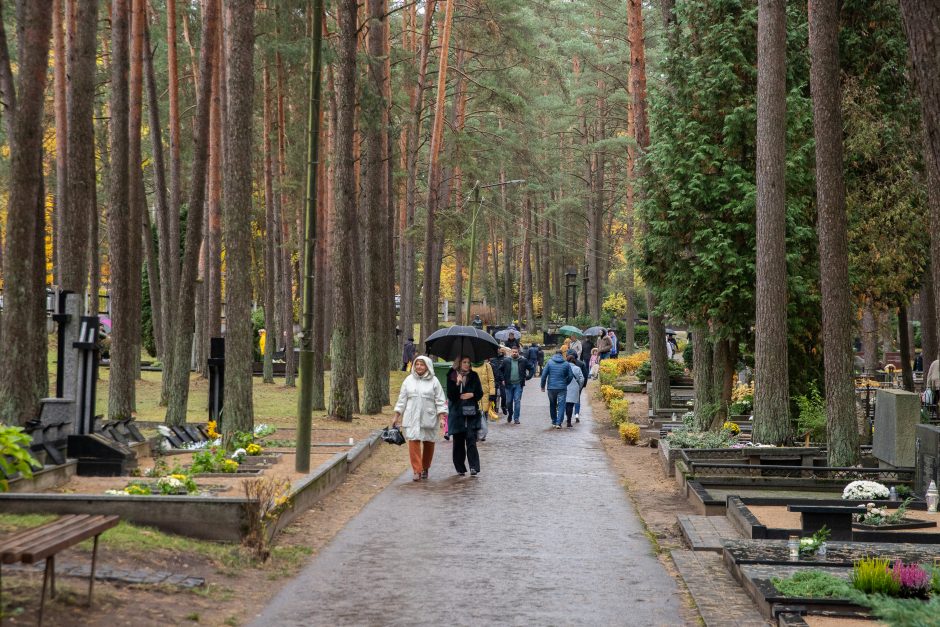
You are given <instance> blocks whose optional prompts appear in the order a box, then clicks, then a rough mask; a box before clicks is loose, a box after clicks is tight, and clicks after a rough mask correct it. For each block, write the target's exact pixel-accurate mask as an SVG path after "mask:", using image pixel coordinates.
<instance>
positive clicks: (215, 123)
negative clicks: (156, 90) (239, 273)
mask: <svg viewBox="0 0 940 627" xmlns="http://www.w3.org/2000/svg"><path fill="white" fill-rule="evenodd" d="M221 31H222V29H219V33H218V37H217V40H216V41H215V42H213V45H215V46H217V47H218V49H219V51H218V52H217V53H216V55H215V61H213V64H214V67H213V69H212V98H211V100H210V105H209V189H208V193H209V196H208V202H207V204H206V212H207V213H206V234H205V239H204V241H203V246H204V247H205V251H204V252H205V268H204V274H203V277H204V278H205V284H204V294H205V300H204V302H203V308H204V311H205V325H204V326H203V327H202V328H201V329H199V330H198V331H197V332H201V333H202V339H203V347H204V350H203V351H202V352H201V353H200V354H199V357H198V368H200V369H201V368H202V367H203V364H204V363H205V360H204V359H203V353H206V352H207V351H208V346H209V339H210V338H213V337H221V336H222V223H223V219H222V193H223V192H222V187H223V183H222V176H223V174H222V168H223V167H224V163H225V153H224V150H225V147H224V145H223V144H224V143H225V142H224V140H223V138H222V133H223V129H222V125H223V119H222V108H223V99H224V98H226V95H227V93H228V89H227V85H223V83H222V81H223V71H222V65H224V59H225V57H226V54H225V49H224V46H225V38H224V37H223V35H222V32H221ZM226 313H227V312H226ZM226 329H227V327H226ZM226 358H228V346H226Z"/></svg>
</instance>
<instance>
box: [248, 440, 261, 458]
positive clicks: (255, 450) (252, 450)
mask: <svg viewBox="0 0 940 627" xmlns="http://www.w3.org/2000/svg"><path fill="white" fill-rule="evenodd" d="M262 450H263V449H262V448H261V445H260V444H256V443H254V442H252V443H251V444H249V445H248V446H246V447H245V453H247V454H248V455H261V451H262Z"/></svg>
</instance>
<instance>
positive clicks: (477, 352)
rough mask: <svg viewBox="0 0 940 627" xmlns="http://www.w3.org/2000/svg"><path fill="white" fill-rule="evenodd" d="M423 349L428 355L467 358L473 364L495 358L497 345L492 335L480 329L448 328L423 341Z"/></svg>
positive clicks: (445, 357)
mask: <svg viewBox="0 0 940 627" xmlns="http://www.w3.org/2000/svg"><path fill="white" fill-rule="evenodd" d="M424 348H425V351H426V352H427V353H428V354H429V355H435V356H437V357H443V358H444V359H456V358H457V357H469V358H470V361H472V362H474V363H475V362H478V361H482V360H484V359H490V358H491V357H496V355H497V353H498V351H499V344H498V343H497V342H496V340H495V339H493V336H492V335H490V334H489V333H485V332H484V331H482V330H480V329H475V328H473V327H449V328H447V329H441V330H440V331H436V332H434V333H432V334H431V335H430V337H428V338H427V339H426V340H425V341H424Z"/></svg>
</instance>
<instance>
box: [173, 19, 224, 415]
mask: <svg viewBox="0 0 940 627" xmlns="http://www.w3.org/2000/svg"><path fill="white" fill-rule="evenodd" d="M218 27H219V0H209V1H208V2H206V3H205V4H204V5H203V14H202V33H203V37H204V38H205V41H215V38H216V33H217V32H218V30H217V29H218ZM217 52H218V50H217V47H216V46H203V47H202V49H201V50H200V52H199V87H198V89H197V90H196V110H195V125H196V132H195V133H194V136H193V140H194V141H193V159H192V174H191V176H190V181H191V182H192V186H191V187H190V190H189V203H188V205H189V213H188V215H187V219H186V242H185V246H184V249H183V261H182V265H181V269H180V282H179V292H178V293H177V294H174V302H175V304H176V311H175V315H174V316H173V319H172V324H171V327H172V329H173V334H172V344H171V345H170V344H168V346H171V348H172V352H170V351H168V355H169V356H170V357H171V359H170V361H169V362H168V363H167V364H166V365H165V367H166V368H168V371H169V378H170V385H169V386H168V391H169V394H168V396H167V414H166V421H167V423H168V424H171V425H180V424H183V423H185V422H186V406H187V404H188V401H189V360H190V355H191V353H192V347H193V325H194V322H195V320H194V319H195V308H194V304H195V302H194V301H195V294H196V290H197V289H199V283H198V282H197V273H198V270H199V254H200V242H201V241H202V234H203V228H202V227H203V216H204V211H203V206H204V203H205V199H206V173H207V170H208V153H209V100H210V97H211V92H212V75H213V64H214V59H215V56H216V53H217Z"/></svg>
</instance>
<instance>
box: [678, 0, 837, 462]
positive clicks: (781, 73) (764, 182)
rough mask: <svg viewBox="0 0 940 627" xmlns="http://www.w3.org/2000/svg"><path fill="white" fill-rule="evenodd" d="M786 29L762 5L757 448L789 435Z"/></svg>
mask: <svg viewBox="0 0 940 627" xmlns="http://www.w3.org/2000/svg"><path fill="white" fill-rule="evenodd" d="M786 25H787V15H786V3H785V2H784V0H760V3H759V4H758V26H757V33H758V35H757V59H758V66H757V251H758V254H757V286H756V296H755V300H756V301H757V317H756V322H755V328H754V339H755V352H754V361H755V377H754V379H755V382H754V434H753V437H754V441H755V442H759V443H761V444H783V443H784V442H785V441H786V439H787V438H788V437H789V436H790V435H791V433H790V432H791V427H790V416H789V378H788V369H787V257H786V254H787V251H786V210H787V208H786V195H785V194H786V181H785V179H786V130H787V129H786V125H787V120H786V116H787V102H786V98H787V95H786ZM837 80H838V79H837ZM697 357H698V356H697V355H696V358H697Z"/></svg>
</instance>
